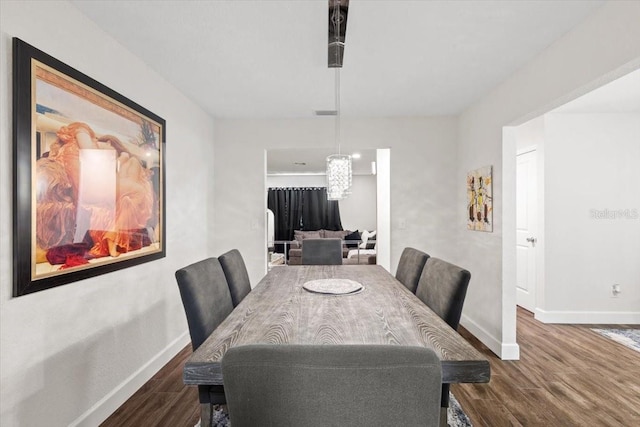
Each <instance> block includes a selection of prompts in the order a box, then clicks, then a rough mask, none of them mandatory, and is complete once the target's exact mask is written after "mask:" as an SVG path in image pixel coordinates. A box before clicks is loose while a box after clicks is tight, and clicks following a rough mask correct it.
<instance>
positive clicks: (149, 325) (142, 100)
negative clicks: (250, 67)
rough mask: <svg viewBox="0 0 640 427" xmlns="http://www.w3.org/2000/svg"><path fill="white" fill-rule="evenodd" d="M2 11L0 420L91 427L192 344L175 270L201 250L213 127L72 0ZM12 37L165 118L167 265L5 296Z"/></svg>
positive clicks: (10, 4)
mask: <svg viewBox="0 0 640 427" xmlns="http://www.w3.org/2000/svg"><path fill="white" fill-rule="evenodd" d="M0 8H1V11H0V15H1V17H0V24H1V25H0V28H1V37H0V111H1V113H0V230H1V235H2V239H1V242H0V283H1V285H0V305H1V308H0V328H1V329H0V348H1V349H2V358H1V364H0V371H1V373H0V376H1V378H0V384H1V385H2V387H1V391H0V400H1V401H2V404H1V405H0V425H2V426H3V427H11V426H35V425H43V424H46V425H52V426H62V425H70V424H76V423H78V424H81V425H90V426H95V425H98V424H99V423H100V422H101V421H102V420H103V419H104V418H106V417H107V416H108V415H109V414H110V413H111V412H113V411H114V410H115V409H116V408H117V407H118V406H120V404H121V403H122V402H123V401H124V399H126V398H127V397H128V396H129V394H131V393H133V392H134V391H135V390H136V389H137V388H139V387H140V385H142V384H143V383H144V382H146V380H147V379H148V378H149V377H150V375H152V374H153V373H155V372H156V371H157V370H158V369H159V368H160V367H161V366H162V365H164V364H165V363H166V362H167V361H168V360H169V359H171V358H172V357H173V356H174V355H175V354H176V352H177V351H178V350H179V349H181V348H182V347H184V346H185V345H187V344H188V342H189V336H188V333H187V325H186V321H185V316H184V310H183V308H182V304H181V300H180V295H179V293H178V289H177V286H176V283H175V279H174V272H175V270H176V269H178V268H180V267H182V266H184V265H186V264H187V263H190V262H194V261H196V260H198V259H201V258H204V257H205V256H206V255H207V234H206V233H205V231H206V230H208V229H209V227H208V224H209V222H210V216H211V214H212V211H213V210H212V208H211V206H212V200H211V199H210V198H209V197H208V196H209V195H210V194H209V193H206V192H204V193H203V188H206V183H207V182H210V181H211V179H212V167H213V159H212V157H213V151H212V148H211V147H212V146H213V123H212V120H211V119H210V117H208V116H207V115H206V114H204V113H203V111H202V110H200V109H199V108H198V107H196V106H195V105H194V104H193V103H191V102H190V101H188V100H187V99H185V97H184V96H183V95H182V94H180V92H178V91H177V90H176V89H175V88H173V87H172V86H170V85H169V84H168V83H166V82H165V81H164V80H163V79H162V78H160V77H159V76H158V75H157V74H156V73H155V72H154V71H153V70H151V69H149V68H148V67H147V66H146V65H145V64H144V63H142V61H140V60H139V59H137V58H136V57H134V56H133V55H132V54H130V53H129V52H128V51H126V50H124V48H123V47H122V46H120V45H119V44H118V43H116V42H115V41H114V40H113V39H111V38H110V37H109V36H107V35H106V34H105V33H103V32H102V31H101V30H99V29H98V28H97V27H96V26H95V25H94V24H93V23H92V22H90V21H89V20H87V19H86V18H85V17H84V15H82V14H81V13H80V12H78V11H77V9H75V8H74V7H73V6H72V5H70V4H69V3H67V2H54V1H46V2H44V1H42V2H14V1H5V0H2V2H0ZM13 36H17V37H19V38H21V39H23V40H24V41H26V42H28V43H30V44H32V45H34V46H35V47H37V48H39V49H41V50H43V51H45V52H47V53H49V54H50V55H52V56H54V57H56V58H58V59H60V60H61V61H63V62H65V63H67V64H69V65H71V66H73V67H75V68H77V69H79V70H80V71H82V72H84V73H85V74H88V75H89V76H91V77H93V78H95V79H96V80H98V81H100V82H101V83H104V84H105V85H107V86H109V87H110V88H112V89H114V90H116V91H118V92H120V93H122V94H123V95H125V96H127V97H128V98H130V99H132V100H133V101H135V102H137V103H139V104H141V105H143V106H144V107H146V108H148V109H149V110H151V111H153V112H154V113H156V114H158V115H159V116H161V117H163V118H164V119H166V122H167V151H166V172H167V173H166V180H167V181H166V191H167V193H166V201H167V209H166V216H167V233H166V239H167V257H166V258H164V259H161V260H158V261H153V262H151V263H146V264H142V265H139V266H135V267H131V268H128V269H125V270H121V271H118V272H113V273H109V274H106V275H102V276H99V277H96V278H92V279H87V280H83V281H80V282H76V283H72V284H68V285H64V286H59V287H56V288H53V289H49V290H45V291H42V292H37V293H34V294H29V295H26V296H23V297H20V298H12V297H11V293H12V282H13V279H12V267H11V265H12V246H11V236H12V221H11V217H12V201H11V200H12V197H11V188H12V178H11V173H12V172H11V171H12V168H13V165H12V157H11V152H12V148H11V147H12V131H11V120H12V110H11V105H12V104H11V93H12V89H11V87H12V86H11V85H12V76H11V72H12V66H11V64H12V59H11V58H12V57H11V55H12V52H11V37H13ZM17 237H18V238H20V236H17Z"/></svg>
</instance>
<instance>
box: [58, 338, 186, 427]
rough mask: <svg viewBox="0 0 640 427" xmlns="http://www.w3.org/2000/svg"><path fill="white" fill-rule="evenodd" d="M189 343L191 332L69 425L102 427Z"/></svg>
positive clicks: (165, 349) (156, 356)
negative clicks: (101, 425) (98, 426)
mask: <svg viewBox="0 0 640 427" xmlns="http://www.w3.org/2000/svg"><path fill="white" fill-rule="evenodd" d="M189 342H191V338H190V337H189V331H185V332H184V333H183V334H182V335H180V336H179V337H178V338H176V339H175V340H173V342H171V343H169V345H167V346H166V347H165V348H164V349H163V350H162V351H160V353H158V354H156V355H155V356H154V357H153V358H152V359H151V360H149V361H148V362H147V363H145V364H144V365H143V366H141V367H140V369H138V370H137V371H135V372H134V373H133V374H131V375H130V376H129V377H128V378H127V379H126V380H124V381H123V382H122V383H120V385H118V386H117V387H116V388H114V389H113V390H111V392H109V393H108V394H107V395H106V396H105V397H103V398H102V399H100V400H99V401H98V402H97V403H96V404H95V405H93V406H92V407H91V408H89V410H87V411H86V412H85V413H84V414H82V415H80V416H79V417H78V418H77V419H76V420H75V421H73V422H72V423H71V424H69V425H70V426H79V427H81V426H87V427H90V426H97V425H100V423H102V422H103V421H104V420H106V419H107V418H108V417H109V415H111V414H112V413H113V412H115V410H116V409H118V408H119V407H120V406H121V405H122V404H123V403H124V402H126V400H127V399H128V398H130V397H131V396H132V395H133V393H135V392H136V391H137V390H138V389H139V388H140V387H142V385H143V384H144V383H146V382H147V381H149V378H151V377H152V376H153V375H154V374H155V373H156V372H158V371H159V370H160V368H162V367H163V366H164V365H166V364H167V362H169V361H170V360H171V359H173V358H174V357H175V355H176V354H178V352H179V351H180V350H182V349H183V348H184V347H185V346H186V345H187V344H189Z"/></svg>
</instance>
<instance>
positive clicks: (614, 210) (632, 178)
mask: <svg viewBox="0 0 640 427" xmlns="http://www.w3.org/2000/svg"><path fill="white" fill-rule="evenodd" d="M639 95H640V94H639ZM545 147H546V151H545V165H546V171H545V174H546V182H547V185H546V187H545V199H546V200H545V218H546V221H545V223H546V229H545V235H546V253H545V259H546V272H545V273H546V275H545V283H546V289H545V301H544V306H545V311H544V312H543V313H541V316H540V319H541V320H543V321H553V322H571V323H579V322H581V323H632V322H635V323H640V262H638V260H640V191H639V190H638V186H637V183H638V165H640V114H559V113H552V114H547V115H545ZM614 283H617V284H620V285H621V287H622V291H623V293H622V294H621V295H620V296H619V297H618V298H611V286H612V285H613V284H614Z"/></svg>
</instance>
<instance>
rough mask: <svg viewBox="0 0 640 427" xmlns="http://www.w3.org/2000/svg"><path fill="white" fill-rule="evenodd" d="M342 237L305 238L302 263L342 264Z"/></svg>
mask: <svg viewBox="0 0 640 427" xmlns="http://www.w3.org/2000/svg"><path fill="white" fill-rule="evenodd" d="M341 264H342V239H304V240H303V241H302V265H341Z"/></svg>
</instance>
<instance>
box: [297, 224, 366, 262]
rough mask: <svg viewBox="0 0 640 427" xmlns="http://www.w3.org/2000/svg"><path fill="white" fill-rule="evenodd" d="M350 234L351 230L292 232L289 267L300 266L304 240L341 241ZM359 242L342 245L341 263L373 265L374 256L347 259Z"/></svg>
mask: <svg viewBox="0 0 640 427" xmlns="http://www.w3.org/2000/svg"><path fill="white" fill-rule="evenodd" d="M351 233H352V231H351V230H340V231H332V230H316V231H301V230H295V231H294V236H293V238H294V240H293V241H291V245H290V247H289V265H301V264H302V245H303V244H304V243H303V242H304V240H305V239H332V238H333V239H336V238H337V239H341V240H345V237H347V236H348V235H350V234H351ZM358 243H360V241H359V240H354V241H353V244H344V243H343V245H342V263H343V264H375V263H376V261H377V260H376V256H375V255H367V256H364V255H362V256H360V257H358V258H347V255H348V254H349V250H350V249H356V248H357V245H358Z"/></svg>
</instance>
